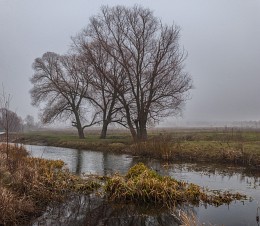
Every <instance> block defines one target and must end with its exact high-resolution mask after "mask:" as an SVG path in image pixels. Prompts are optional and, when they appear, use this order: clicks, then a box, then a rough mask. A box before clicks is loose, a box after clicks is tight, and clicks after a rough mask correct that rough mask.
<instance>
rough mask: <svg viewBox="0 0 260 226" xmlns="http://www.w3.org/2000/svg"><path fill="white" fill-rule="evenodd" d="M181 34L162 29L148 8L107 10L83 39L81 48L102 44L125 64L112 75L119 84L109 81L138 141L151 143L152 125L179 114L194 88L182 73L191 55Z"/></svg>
mask: <svg viewBox="0 0 260 226" xmlns="http://www.w3.org/2000/svg"><path fill="white" fill-rule="evenodd" d="M179 31H180V29H179V27H177V26H175V25H171V26H168V25H164V24H162V23H161V22H160V20H159V19H158V18H156V17H155V16H154V15H153V13H152V12H151V11H150V10H149V9H144V8H142V7H139V6H135V7H132V8H127V7H123V6H117V7H112V8H110V7H102V9H101V13H100V14H98V15H96V16H93V17H92V18H91V19H90V24H89V25H88V26H87V28H86V29H85V30H84V31H83V32H82V34H81V35H80V36H81V37H80V38H79V39H78V40H79V42H78V44H77V45H78V46H82V48H86V47H87V46H88V45H87V44H86V43H93V42H98V43H99V45H100V46H101V48H102V51H103V52H105V53H106V54H108V55H109V56H110V58H112V59H113V60H112V61H111V60H109V63H111V62H112V63H113V62H114V61H116V62H117V63H118V65H120V67H121V69H120V70H118V72H120V73H118V74H117V76H113V78H115V77H116V78H117V81H116V82H115V81H114V79H111V76H109V75H108V74H107V75H105V77H106V78H108V79H106V81H108V82H109V83H110V85H111V86H115V85H116V86H115V88H116V91H117V96H118V98H119V101H120V103H121V105H122V106H123V108H124V111H122V114H123V116H124V120H125V121H126V123H127V126H128V127H129V129H130V131H131V134H132V136H133V138H134V139H136V140H145V139H146V138H147V125H148V123H149V122H153V123H154V122H158V121H159V120H160V119H161V118H162V117H168V116H170V115H174V114H176V113H178V112H179V111H180V110H181V109H182V106H183V103H184V102H185V100H186V99H187V96H188V92H187V91H189V90H190V89H191V87H192V81H191V77H190V76H189V74H187V73H186V72H184V70H183V61H184V59H185V56H186V54H185V52H184V51H183V49H182V48H180V46H179V37H180V35H179ZM80 43H81V44H80ZM82 43H83V44H82ZM88 52H89V51H88ZM93 55H94V54H92V57H93ZM104 55H105V54H104ZM93 62H94V63H95V64H99V62H98V61H96V62H95V61H92V63H93ZM121 72H123V73H121ZM122 124H123V120H122Z"/></svg>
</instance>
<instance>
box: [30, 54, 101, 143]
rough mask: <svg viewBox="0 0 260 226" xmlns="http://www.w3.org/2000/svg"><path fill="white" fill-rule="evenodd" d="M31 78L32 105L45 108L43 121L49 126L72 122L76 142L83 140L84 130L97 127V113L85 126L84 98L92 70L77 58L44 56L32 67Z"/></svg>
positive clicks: (85, 103) (73, 56)
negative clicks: (76, 137)
mask: <svg viewBox="0 0 260 226" xmlns="http://www.w3.org/2000/svg"><path fill="white" fill-rule="evenodd" d="M33 69H34V72H35V73H34V75H33V77H32V78H31V82H32V84H33V88H32V89H31V91H30V93H31V98H32V104H33V105H36V106H39V105H41V104H44V107H43V113H42V121H43V123H49V122H52V121H53V120H55V119H62V120H65V119H66V118H67V119H68V118H71V120H72V125H73V126H74V127H76V128H77V130H78V135H79V138H82V139H83V138H84V129H85V128H86V127H88V126H91V125H93V124H96V123H98V121H96V118H97V115H98V114H99V113H98V112H95V114H94V115H93V117H92V120H91V122H90V123H89V124H84V125H83V124H82V123H84V122H85V123H86V119H85V115H86V111H92V110H91V108H90V107H89V108H88V109H86V108H87V107H88V103H87V102H86V99H85V96H87V93H88V92H89V88H90V87H89V86H90V83H89V78H90V77H91V73H92V72H91V69H90V67H88V65H86V62H85V61H83V60H81V58H80V56H77V55H73V54H71V55H66V56H60V55H58V54H56V53H52V52H47V53H45V54H43V56H42V57H41V58H37V59H35V61H34V63H33Z"/></svg>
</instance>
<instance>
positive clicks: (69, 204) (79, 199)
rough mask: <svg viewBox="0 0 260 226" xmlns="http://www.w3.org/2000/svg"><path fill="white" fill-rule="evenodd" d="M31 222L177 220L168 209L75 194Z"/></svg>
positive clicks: (90, 225)
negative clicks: (108, 201)
mask: <svg viewBox="0 0 260 226" xmlns="http://www.w3.org/2000/svg"><path fill="white" fill-rule="evenodd" d="M148 210H149V211H148ZM32 225H33V226H40V225H46V226H49V225H57V226H58V225H60V226H61V225H62V226H72V225H84V226H103V225H107V226H109V225H111V226H121V225H124V226H135V225H137V226H139V225H140V226H141V225H145V226H148V225H149V226H157V225H162V226H163V225H165V226H166V225H173V226H174V225H179V224H178V221H177V220H176V219H175V218H174V217H173V216H172V214H171V213H170V212H169V211H167V210H158V209H153V208H141V207H136V206H134V205H115V204H109V203H105V202H104V201H102V199H100V198H97V197H95V196H93V195H91V196H77V195H75V196H73V197H71V198H70V199H68V200H67V201H66V202H64V203H62V204H60V205H57V206H50V207H48V209H47V211H46V212H45V213H44V214H43V215H42V216H41V217H39V218H38V219H37V220H36V221H35V222H34V223H33V224H32Z"/></svg>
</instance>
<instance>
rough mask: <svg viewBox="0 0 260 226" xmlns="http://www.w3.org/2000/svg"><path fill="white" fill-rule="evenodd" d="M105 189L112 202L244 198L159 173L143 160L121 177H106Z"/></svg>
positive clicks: (163, 202)
mask: <svg viewBox="0 0 260 226" xmlns="http://www.w3.org/2000/svg"><path fill="white" fill-rule="evenodd" d="M105 192H106V195H107V197H108V198H109V199H110V200H112V201H124V202H134V203H139V204H151V203H152V204H156V205H157V204H159V205H161V206H166V207H171V206H175V205H177V204H181V203H191V204H194V205H198V204H199V203H200V202H203V203H206V204H211V205H215V206H218V205H222V204H224V203H230V202H231V201H232V200H234V199H243V198H245V196H242V195H240V194H231V193H221V192H218V193H217V194H215V193H213V192H207V191H204V190H203V189H202V188H200V187H199V186H198V185H195V184H192V183H191V184H188V183H186V182H183V181H177V180H175V179H173V178H171V177H168V176H160V175H159V174H157V173H156V172H155V171H153V170H151V169H149V168H148V167H147V166H145V165H144V164H143V163H139V164H137V165H135V166H133V167H132V168H131V169H130V170H129V171H128V173H127V174H126V175H125V176H121V175H118V174H116V175H114V176H112V177H111V178H109V179H108V180H107V182H106V185H105Z"/></svg>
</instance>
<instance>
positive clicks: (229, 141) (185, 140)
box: [18, 128, 260, 169]
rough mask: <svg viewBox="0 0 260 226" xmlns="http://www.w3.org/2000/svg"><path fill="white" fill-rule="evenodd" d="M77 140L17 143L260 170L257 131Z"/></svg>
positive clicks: (39, 135) (46, 134) (117, 134)
mask: <svg viewBox="0 0 260 226" xmlns="http://www.w3.org/2000/svg"><path fill="white" fill-rule="evenodd" d="M86 134H87V135H86V138H85V139H78V137H77V135H76V134H75V133H73V132H68V131H67V132H64V131H43V132H28V133H24V134H22V135H21V136H20V138H19V139H18V142H21V143H25V144H35V145H46V146H56V147H67V148H74V149H81V150H94V151H106V152H116V153H128V154H132V155H138V156H144V157H151V158H156V159H162V160H167V161H174V160H178V161H183V162H214V163H229V164H230V163H231V164H237V165H242V166H246V167H250V168H255V169H260V130H252V129H233V128H230V129H228V128H217V129H179V130H173V129H171V130H170V129H168V130H165V129H164V130H151V131H149V139H148V141H146V142H138V143H136V142H133V140H132V139H131V136H130V134H128V133H127V132H122V131H117V130H115V131H112V132H110V133H109V135H108V136H107V139H99V134H98V132H97V131H91V132H88V133H86Z"/></svg>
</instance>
